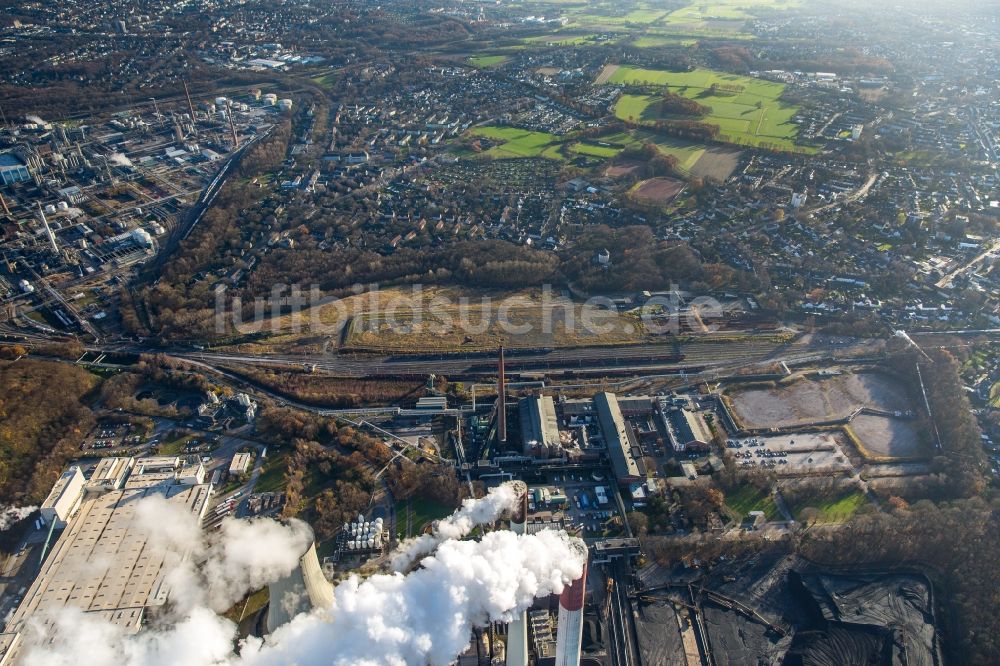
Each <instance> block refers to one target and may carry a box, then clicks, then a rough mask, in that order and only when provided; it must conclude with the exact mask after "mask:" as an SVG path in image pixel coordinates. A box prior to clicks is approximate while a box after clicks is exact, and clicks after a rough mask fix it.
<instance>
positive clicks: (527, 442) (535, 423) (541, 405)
mask: <svg viewBox="0 0 1000 666" xmlns="http://www.w3.org/2000/svg"><path fill="white" fill-rule="evenodd" d="M518 416H519V417H520V421H521V441H522V442H523V443H524V454H525V455H528V456H537V457H542V458H548V457H554V456H558V455H561V451H562V446H561V444H560V440H559V420H558V419H557V418H556V405H555V402H554V401H553V400H552V396H550V395H535V396H529V397H527V398H521V400H519V401H518Z"/></svg>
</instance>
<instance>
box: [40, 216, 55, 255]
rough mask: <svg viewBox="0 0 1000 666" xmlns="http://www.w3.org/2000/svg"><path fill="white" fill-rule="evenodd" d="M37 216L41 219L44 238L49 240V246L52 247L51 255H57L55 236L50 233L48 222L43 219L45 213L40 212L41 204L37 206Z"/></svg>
mask: <svg viewBox="0 0 1000 666" xmlns="http://www.w3.org/2000/svg"><path fill="white" fill-rule="evenodd" d="M38 214H39V215H40V216H41V218H42V225H44V227H45V237H46V238H48V239H49V245H50V246H51V247H52V253H53V254H59V246H58V245H57V244H56V235H55V234H54V233H52V228H51V227H50V226H49V221H48V220H47V219H45V211H44V210H42V204H38Z"/></svg>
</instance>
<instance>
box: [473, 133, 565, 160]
mask: <svg viewBox="0 0 1000 666" xmlns="http://www.w3.org/2000/svg"><path fill="white" fill-rule="evenodd" d="M470 133H471V134H472V135H473V136H481V137H484V138H487V139H493V140H495V141H503V142H504V143H502V144H501V145H499V146H494V147H492V148H490V149H489V150H487V151H486V152H485V153H484V154H485V155H488V156H489V157H494V158H498V159H504V158H517V157H547V158H549V159H556V160H559V159H563V157H562V154H561V153H560V152H559V149H560V148H561V146H562V140H561V139H560V138H559V137H557V136H556V135H554V134H548V133H546V132H531V131H529V130H524V129H518V128H516V127H477V128H474V129H472V130H470Z"/></svg>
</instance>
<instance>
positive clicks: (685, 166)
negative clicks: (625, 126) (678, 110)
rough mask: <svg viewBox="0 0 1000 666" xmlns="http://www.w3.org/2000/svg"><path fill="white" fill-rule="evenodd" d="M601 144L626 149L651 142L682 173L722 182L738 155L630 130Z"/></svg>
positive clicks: (643, 131) (689, 142)
mask: <svg viewBox="0 0 1000 666" xmlns="http://www.w3.org/2000/svg"><path fill="white" fill-rule="evenodd" d="M600 142H601V143H603V144H608V145H610V146H614V147H620V148H626V147H629V146H638V145H642V144H645V143H652V144H654V145H655V146H656V147H657V148H659V149H660V150H661V151H663V152H664V153H665V154H667V155H671V156H673V157H674V158H676V159H677V166H678V169H679V170H680V171H681V173H684V174H689V175H691V176H696V177H699V178H710V179H713V180H716V181H719V182H723V181H725V180H726V179H727V178H729V176H730V175H731V174H732V172H733V171H734V170H735V169H736V167H737V165H738V164H739V158H740V152H739V151H738V150H735V149H730V148H725V147H720V146H712V147H709V146H706V145H705V144H702V143H694V142H692V141H686V140H684V139H677V138H674V137H669V136H664V135H662V134H657V133H655V132H652V131H649V130H631V131H629V132H620V133H618V134H612V135H609V136H604V137H601V138H600Z"/></svg>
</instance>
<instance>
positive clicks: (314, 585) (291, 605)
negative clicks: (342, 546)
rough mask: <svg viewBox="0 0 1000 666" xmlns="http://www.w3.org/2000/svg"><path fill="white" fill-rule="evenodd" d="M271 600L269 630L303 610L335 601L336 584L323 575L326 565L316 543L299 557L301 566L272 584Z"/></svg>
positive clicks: (268, 615)
mask: <svg viewBox="0 0 1000 666" xmlns="http://www.w3.org/2000/svg"><path fill="white" fill-rule="evenodd" d="M268 591H269V593H270V597H271V601H270V604H269V606H268V609H267V631H268V633H270V632H273V631H274V630H275V629H277V628H278V627H280V626H281V625H283V624H285V623H286V622H288V621H289V620H291V619H292V618H293V617H295V616H296V615H298V614H299V613H302V612H305V611H308V610H310V609H312V608H315V607H316V606H321V607H330V606H332V605H333V585H331V584H330V583H329V582H328V581H327V580H326V577H325V576H324V575H323V569H322V568H321V567H320V565H319V558H318V557H316V544H315V542H310V544H309V548H307V549H306V552H305V553H303V554H302V557H300V558H299V566H297V567H296V568H295V569H294V570H293V571H292V572H291V573H290V574H288V575H287V576H285V577H284V578H282V579H281V580H278V581H276V582H274V583H271V584H270V585H269V586H268Z"/></svg>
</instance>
